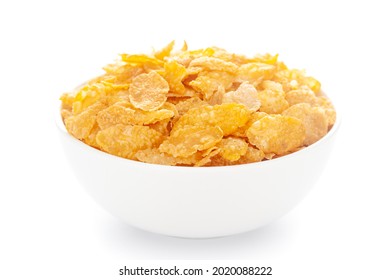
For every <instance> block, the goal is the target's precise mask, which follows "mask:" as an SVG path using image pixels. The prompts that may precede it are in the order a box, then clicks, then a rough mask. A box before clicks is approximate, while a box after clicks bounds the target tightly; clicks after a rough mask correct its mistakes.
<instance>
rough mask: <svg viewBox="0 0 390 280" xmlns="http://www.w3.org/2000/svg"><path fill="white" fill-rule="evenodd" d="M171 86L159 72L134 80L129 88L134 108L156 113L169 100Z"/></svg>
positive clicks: (143, 75) (140, 76)
mask: <svg viewBox="0 0 390 280" xmlns="http://www.w3.org/2000/svg"><path fill="white" fill-rule="evenodd" d="M168 91H169V85H168V83H167V81H166V80H164V78H163V77H161V76H160V75H159V74H157V72H155V71H151V72H150V73H148V74H141V75H138V76H137V77H135V78H134V80H133V82H132V83H131V84H130V87H129V97H130V101H131V103H132V104H133V105H134V107H136V108H139V109H142V110H144V111H154V110H157V109H158V108H160V107H161V106H162V105H164V102H165V101H166V100H167V93H168Z"/></svg>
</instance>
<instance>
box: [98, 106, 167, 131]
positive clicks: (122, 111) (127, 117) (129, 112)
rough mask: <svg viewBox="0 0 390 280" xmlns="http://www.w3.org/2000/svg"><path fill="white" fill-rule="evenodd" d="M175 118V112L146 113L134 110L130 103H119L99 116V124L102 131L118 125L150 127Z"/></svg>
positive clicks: (101, 112) (165, 110) (158, 111)
mask: <svg viewBox="0 0 390 280" xmlns="http://www.w3.org/2000/svg"><path fill="white" fill-rule="evenodd" d="M173 116H174V112H173V111H171V110H167V109H160V110H157V111H151V112H145V111H142V110H139V109H135V108H132V106H131V104H130V103H128V102H118V103H116V104H114V105H112V106H110V107H108V108H106V109H104V110H102V111H100V112H99V113H98V114H97V123H98V124H99V127H100V128H101V129H106V128H108V127H110V126H113V125H116V124H124V125H148V124H153V123H156V122H158V121H162V120H165V119H170V118H172V117H173Z"/></svg>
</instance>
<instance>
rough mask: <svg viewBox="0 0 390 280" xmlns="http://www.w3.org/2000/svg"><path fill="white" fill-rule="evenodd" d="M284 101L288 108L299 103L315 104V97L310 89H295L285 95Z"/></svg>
mask: <svg viewBox="0 0 390 280" xmlns="http://www.w3.org/2000/svg"><path fill="white" fill-rule="evenodd" d="M286 100H287V102H288V104H289V105H290V106H292V105H295V104H299V103H308V104H310V105H312V106H314V105H316V104H317V97H316V95H315V93H314V92H313V91H312V90H311V89H296V90H290V91H289V92H287V93H286Z"/></svg>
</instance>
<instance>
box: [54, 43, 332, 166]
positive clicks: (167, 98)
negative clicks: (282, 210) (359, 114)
mask: <svg viewBox="0 0 390 280" xmlns="http://www.w3.org/2000/svg"><path fill="white" fill-rule="evenodd" d="M278 59H279V57H278V55H271V54H264V55H255V56H253V57H247V56H245V55H241V54H235V53H230V52H228V51H226V50H225V49H222V48H218V47H209V48H204V49H197V50H190V49H188V45H187V43H186V42H184V44H183V46H182V47H181V48H180V49H178V50H175V42H174V41H172V42H170V43H169V44H168V45H166V46H165V47H163V48H162V49H160V50H157V51H154V52H153V53H152V54H122V55H121V56H120V58H119V59H118V60H117V61H116V62H114V63H112V64H109V65H107V66H105V67H104V68H103V69H104V71H105V73H104V74H103V75H100V76H98V77H96V78H93V79H91V80H90V81H88V82H87V83H86V84H84V85H82V86H80V87H79V88H76V89H75V90H74V91H73V92H69V93H65V94H63V95H62V96H61V98H60V99H61V102H62V107H61V116H62V119H63V121H64V124H65V127H66V129H67V130H68V132H69V133H70V134H71V135H73V136H74V137H75V138H77V139H79V140H81V141H83V142H84V143H86V144H87V145H89V146H91V147H94V148H96V149H99V150H101V151H104V152H106V153H109V154H112V155H116V156H119V157H123V158H127V159H131V160H138V161H141V162H145V163H151V164H162V165H170V166H196V167H200V166H227V165H237V164H247V163H253V162H260V161H264V160H272V159H274V158H278V157H280V156H285V155H288V154H290V153H294V152H296V151H299V150H301V149H304V148H305V147H306V146H308V145H311V144H313V143H315V142H316V141H318V140H319V139H321V138H322V137H324V136H325V135H326V133H327V132H328V131H329V130H330V129H331V128H332V126H333V125H334V123H335V121H336V117H337V116H336V111H335V110H334V108H333V105H332V103H331V102H330V100H329V99H328V98H327V97H326V96H325V95H324V94H323V93H322V91H321V84H320V82H319V81H317V80H316V79H315V78H313V77H310V76H308V75H306V73H305V72H304V71H302V70H297V69H289V68H288V67H287V66H286V65H285V64H284V63H283V62H281V61H279V60H278Z"/></svg>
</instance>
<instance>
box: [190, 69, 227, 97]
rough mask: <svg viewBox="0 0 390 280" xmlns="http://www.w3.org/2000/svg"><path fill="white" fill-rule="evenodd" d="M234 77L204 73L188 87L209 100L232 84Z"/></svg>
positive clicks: (218, 73) (224, 74)
mask: <svg viewBox="0 0 390 280" xmlns="http://www.w3.org/2000/svg"><path fill="white" fill-rule="evenodd" d="M233 78H234V76H233V75H231V74H229V73H227V72H219V71H213V72H204V73H200V74H199V76H198V77H197V78H196V79H195V80H193V81H191V82H190V83H189V85H190V86H191V87H192V88H193V89H195V90H196V91H198V92H201V93H202V94H203V97H204V99H205V100H209V99H211V98H212V97H213V95H214V94H215V93H216V92H217V91H219V90H223V91H226V90H227V89H228V88H230V87H231V86H232V84H233Z"/></svg>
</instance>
